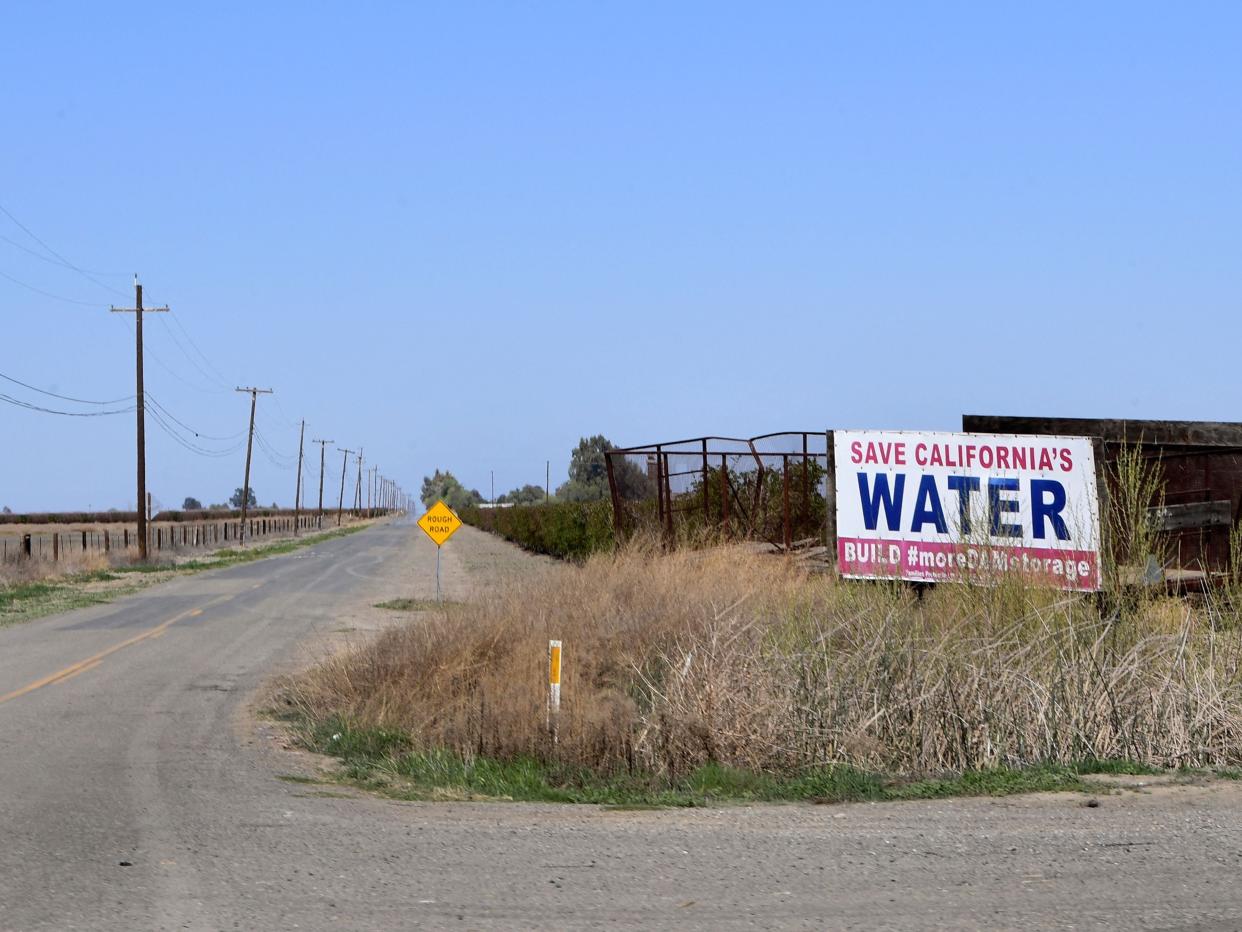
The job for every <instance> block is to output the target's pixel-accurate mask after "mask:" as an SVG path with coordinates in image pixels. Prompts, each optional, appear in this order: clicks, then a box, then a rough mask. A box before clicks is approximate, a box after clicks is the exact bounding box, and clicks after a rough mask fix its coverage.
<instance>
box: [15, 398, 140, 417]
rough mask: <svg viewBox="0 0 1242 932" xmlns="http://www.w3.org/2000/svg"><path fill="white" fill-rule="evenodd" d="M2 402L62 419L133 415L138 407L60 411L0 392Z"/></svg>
mask: <svg viewBox="0 0 1242 932" xmlns="http://www.w3.org/2000/svg"><path fill="white" fill-rule="evenodd" d="M0 401H3V402H5V403H6V404H11V405H13V406H15V407H18V408H25V409H27V410H28V411H37V412H39V413H40V414H59V415H60V416H61V417H108V416H109V415H111V414H132V413H133V412H134V410H135V408H136V407H137V405H130V406H129V407H128V408H118V409H117V410H115V411H58V410H56V409H55V408H45V407H43V406H42V405H36V404H31V403H30V402H28V401H22V400H21V399H20V398H14V397H13V396H12V395H6V394H4V393H3V392H0Z"/></svg>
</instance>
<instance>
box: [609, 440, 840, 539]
mask: <svg viewBox="0 0 1242 932" xmlns="http://www.w3.org/2000/svg"><path fill="white" fill-rule="evenodd" d="M605 463H606V465H607V470H608V488H609V492H610V494H611V496H612V507H613V518H614V522H613V523H614V526H615V527H616V529H617V534H618V536H626V535H629V534H632V533H634V532H635V531H636V530H639V529H640V528H643V527H647V528H650V529H653V530H657V529H658V531H659V532H660V533H661V534H662V536H663V537H664V538H665V540H666V541H667V542H669V543H673V542H675V541H677V540H678V539H679V537H680V536H681V535H683V534H690V535H694V534H699V535H707V534H713V535H719V536H720V537H722V538H725V539H740V540H757V541H767V542H768V543H770V544H772V545H773V546H775V547H778V548H780V549H783V550H786V551H788V550H792V549H795V548H797V547H799V546H807V545H810V544H828V543H830V541H831V537H832V528H831V524H832V511H833V509H832V508H831V507H829V504H830V502H831V500H832V498H833V495H832V493H833V491H834V490H833V488H832V476H831V473H832V465H833V464H832V442H831V432H829V431H783V432H776V433H770V434H762V435H760V436H757V437H750V438H737V437H718V436H708V437H694V438H691V439H688V440H675V441H671V442H663V443H655V444H647V445H643V446H635V447H625V448H618V449H614V450H610V451H609V452H608V453H607V454H606V457H605ZM653 505H654V508H653V507H652V506H653Z"/></svg>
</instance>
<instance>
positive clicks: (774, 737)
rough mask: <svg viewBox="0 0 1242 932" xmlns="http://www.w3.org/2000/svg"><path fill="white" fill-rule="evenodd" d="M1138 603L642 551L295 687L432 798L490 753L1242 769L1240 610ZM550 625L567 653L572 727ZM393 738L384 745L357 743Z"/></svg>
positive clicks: (288, 693)
mask: <svg viewBox="0 0 1242 932" xmlns="http://www.w3.org/2000/svg"><path fill="white" fill-rule="evenodd" d="M1124 609H1125V611H1124V614H1120V613H1118V612H1113V613H1103V614H1102V613H1101V611H1100V601H1099V600H1097V599H1095V598H1093V597H1091V596H1084V595H1076V594H1067V593H1063V592H1059V591H1052V590H1040V589H1023V588H1020V587H1018V586H1016V585H998V586H995V587H990V588H988V587H967V586H940V587H937V588H935V589H932V590H929V591H927V592H925V593H924V594H923V595H922V597H920V596H919V595H918V594H917V593H916V592H915V591H913V590H911V589H909V588H907V587H904V586H901V585H898V584H891V585H884V584H874V583H858V582H839V581H835V580H834V579H832V578H831V577H830V576H828V575H826V574H812V573H810V572H808V571H807V570H806V569H804V568H802V567H800V566H799V565H797V564H795V563H793V562H791V561H786V560H783V559H779V558H773V557H771V556H765V555H761V554H756V553H753V552H751V551H748V550H747V549H745V548H743V547H741V546H725V547H715V548H711V549H706V550H699V551H690V550H681V551H676V552H673V553H663V552H661V551H660V550H659V549H658V548H656V547H653V546H643V545H641V544H632V545H630V546H629V547H627V548H625V549H624V550H622V551H620V552H617V553H609V554H600V555H596V556H593V557H591V558H589V559H588V560H587V561H586V563H585V564H583V565H582V566H571V567H567V568H566V569H565V572H563V573H558V574H554V575H551V576H541V577H539V578H537V579H532V580H530V581H520V580H519V581H514V582H513V583H512V584H511V585H510V586H509V587H508V588H506V589H505V590H504V591H495V592H492V593H489V594H487V595H485V596H484V597H483V598H481V599H480V600H478V601H475V602H472V603H468V604H460V605H447V606H445V607H444V608H443V610H442V611H437V612H425V613H422V614H420V615H418V616H416V617H415V618H414V619H413V620H412V621H411V623H409V624H406V625H403V626H400V627H397V628H394V629H390V630H389V631H387V632H385V633H384V634H382V635H381V636H380V637H379V638H378V639H377V640H375V641H374V642H373V643H371V644H369V645H367V646H364V647H362V648H360V649H358V650H356V651H355V652H353V653H349V654H346V655H343V656H339V657H336V658H333V659H331V660H328V661H327V662H325V663H324V664H322V665H321V666H319V667H317V668H315V669H314V670H312V671H310V672H309V673H307V674H305V675H302V676H299V677H296V678H294V679H292V680H290V681H289V682H288V683H286V684H285V689H284V695H285V698H286V702H287V703H288V705H287V708H288V709H289V710H290V711H291V712H292V713H293V714H294V715H295V717H296V719H297V721H299V722H300V723H301V727H302V728H303V730H304V735H305V736H306V740H307V743H308V745H309V746H312V747H315V748H317V749H320V750H328V751H333V752H336V753H338V755H339V756H341V757H342V758H343V759H344V760H345V761H346V762H347V764H349V765H350V766H351V767H354V768H355V769H356V771H357V772H358V773H359V774H360V775H365V774H367V773H373V772H374V773H380V774H383V773H386V772H387V773H390V774H391V775H393V776H404V777H406V778H409V779H410V780H411V781H412V785H414V786H422V787H424V790H423V791H425V788H426V786H427V785H429V781H430V782H431V783H434V782H435V781H434V779H433V777H434V774H435V773H436V771H435V769H434V768H432V769H430V770H428V767H429V766H430V764H427V763H426V762H435V761H439V762H440V764H437V765H436V766H441V767H442V768H443V767H447V764H445V763H444V762H446V761H456V762H457V764H455V765H454V766H456V767H457V768H458V769H457V770H451V768H450V769H448V770H444V773H445V774H446V776H445V777H444V781H446V782H445V785H446V786H448V785H452V786H457V787H459V788H460V787H461V786H463V785H464V786H466V787H467V788H469V787H470V786H471V785H472V784H471V783H470V781H469V780H466V778H465V777H464V776H462V775H463V774H467V773H469V774H474V773H475V771H474V770H473V769H472V768H474V767H475V766H476V765H478V764H480V762H483V763H484V764H485V769H484V771H483V772H486V767H508V766H517V767H519V768H526V770H527V771H529V770H530V769H531V768H534V772H537V773H539V774H541V776H540V777H539V779H540V780H541V781H543V782H546V783H547V784H548V785H549V786H551V787H553V788H557V787H559V788H561V789H566V791H567V792H568V789H572V788H573V787H575V786H579V785H582V786H587V787H589V786H590V785H594V784H592V782H591V781H590V780H584V779H583V778H582V777H581V776H573V775H574V774H578V775H581V774H591V775H593V776H592V779H593V780H594V781H596V782H597V783H599V782H602V783H603V785H610V784H611V783H612V782H615V781H622V783H624V782H625V781H637V782H638V784H639V785H641V786H642V787H643V788H644V790H643V791H644V792H648V793H650V792H656V791H657V790H659V791H664V790H667V791H669V792H682V791H683V790H684V788H685V786H686V783H685V781H687V780H692V779H694V775H695V774H698V773H701V772H703V769H704V768H717V769H718V771H719V772H721V773H740V774H749V775H751V776H750V778H748V779H753V780H754V781H758V783H756V784H754V785H763V786H784V787H786V788H788V787H790V786H797V785H800V784H798V783H797V781H798V780H799V779H802V778H807V779H810V775H819V776H816V779H823V774H824V773H826V772H830V773H837V772H838V771H839V772H840V774H845V775H849V774H853V773H861V774H869V775H871V777H872V778H874V780H876V781H879V782H878V784H876V785H879V786H883V787H894V786H902V785H906V784H909V783H918V782H922V781H924V780H927V779H949V780H950V781H952V780H954V779H956V778H958V777H961V776H964V775H968V774H987V773H1011V774H1022V773H1032V772H1034V773H1039V772H1061V771H1055V770H1054V771H1045V770H1043V768H1050V767H1051V768H1054V769H1055V768H1070V769H1073V768H1076V767H1078V766H1080V765H1081V762H1083V761H1086V760H1119V761H1125V762H1129V763H1130V764H1132V765H1136V766H1144V767H1151V768H1159V769H1167V768H1183V767H1199V768H1209V769H1220V768H1236V767H1238V766H1240V765H1242V680H1240V678H1239V674H1238V670H1239V663H1240V662H1242V625H1239V624H1238V618H1239V616H1238V613H1237V608H1236V606H1235V605H1234V604H1233V603H1232V602H1230V601H1229V600H1228V598H1227V597H1226V596H1221V597H1219V598H1212V599H1209V600H1206V601H1204V602H1202V603H1199V604H1190V603H1187V602H1184V601H1182V600H1180V599H1176V598H1171V597H1166V596H1163V595H1160V594H1156V593H1151V594H1149V595H1147V596H1145V597H1143V598H1141V599H1136V600H1134V601H1133V603H1132V604H1128V605H1125V606H1124ZM551 638H557V639H561V640H562V641H563V642H564V652H565V653H564V658H565V660H564V683H563V686H562V690H563V692H562V695H563V705H562V711H561V714H560V717H559V722H558V728H557V731H558V736H557V741H556V743H555V744H554V743H553V741H552V738H551V736H550V734H549V729H548V727H547V726H548V717H547V696H546V685H545V684H546V664H547V657H546V652H547V644H548V640H549V639H551ZM325 733H326V734H328V735H329V736H330V735H332V734H341V735H346V736H353V735H361V736H363V738H362V739H360V740H361V741H362V744H360V745H355V744H353V743H348V742H347V744H346V745H342V746H340V747H334V746H333V744H332V743H331V742H327V743H325V741H324V740H323V735H324V734H325ZM377 735H386V736H389V738H384V739H383V741H390V744H389V745H388V746H386V747H382V748H380V751H382V753H378V754H372V753H371V752H370V751H367V752H366V753H359V752H358V750H357V749H358V747H363V748H367V747H369V748H371V749H372V750H375V748H376V745H374V744H367V743H366V742H374V741H377V740H380V739H378V738H376V736H377ZM381 744H382V741H381ZM390 751H391V752H395V754H396V756H394V755H393V754H390V753H389V752H390ZM377 761H381V762H379V763H377ZM420 761H422V762H423V763H419V762H420ZM487 762H490V763H487ZM1031 768H1034V771H1032V770H1031ZM566 775H570V776H566ZM473 779H474V777H473V776H472V777H471V778H470V780H473ZM843 779H844V777H843ZM849 779H851V780H852V779H853V778H852V777H850V778H849ZM971 779H974V778H973V777H972V778H971ZM463 781H465V782H464V783H463ZM765 781H766V782H765ZM893 781H896V782H893ZM959 785H961V784H959ZM567 788H568V789H567ZM679 788H680V789H679ZM765 792H768V791H766V790H765ZM771 792H773V793H777V791H776V790H772V791H771ZM780 792H781V793H788V794H792V795H795V796H796V795H797V793H798V792H800V791H795V790H788V789H787V790H782V791H780ZM823 792H824V794H826V795H831V794H829V793H827V791H823ZM869 792H871V791H869ZM877 792H878V791H877ZM808 793H809V791H808ZM504 795H513V793H506V794H504ZM571 795H572V794H571ZM623 795H624V794H623ZM777 795H780V793H777ZM575 798H576V797H575ZM860 798H866V797H860Z"/></svg>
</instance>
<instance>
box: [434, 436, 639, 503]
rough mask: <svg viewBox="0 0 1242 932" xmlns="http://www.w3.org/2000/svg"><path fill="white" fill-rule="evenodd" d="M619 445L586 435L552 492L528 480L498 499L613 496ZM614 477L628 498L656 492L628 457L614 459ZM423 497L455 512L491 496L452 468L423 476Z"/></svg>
mask: <svg viewBox="0 0 1242 932" xmlns="http://www.w3.org/2000/svg"><path fill="white" fill-rule="evenodd" d="M615 449H617V447H616V446H615V445H614V444H613V443H612V442H611V441H610V440H609V439H608V438H607V437H605V436H604V435H603V434H596V435H595V436H594V437H583V438H581V439H580V440H579V441H578V445H577V446H576V447H575V448H574V449H573V451H572V452H571V453H570V455H569V476H568V477H567V479H566V480H565V481H564V482H563V483H561V484H560V485H558V486H557V487H556V491H555V493H553V494H551V495H549V494H548V493H549V491H550V490H548V489H546V488H544V487H543V486H539V485H535V484H534V483H527V484H526V485H523V486H519V487H517V488H515V489H512V490H510V491H508V492H506V493H504V494H503V495H500V496H498V497H497V498H496V504H498V505H503V504H513V505H537V504H540V503H541V502H543V501H545V500H551V501H557V502H593V501H600V500H602V499H606V498H609V497H610V494H611V493H610V492H609V489H608V466H607V463H606V457H605V454H607V453H608V452H609V451H610V450H615ZM613 479H614V480H615V481H616V483H617V488H618V491H619V492H620V493H621V495H622V496H623V497H624V498H631V499H632V498H645V497H647V496H648V495H654V494H655V483H654V481H652V480H651V479H650V478H648V476H647V474H646V473H645V472H644V471H643V470H642V469H640V468H639V467H638V466H636V465H635V464H633V463H631V462H629V461H628V460H625V459H617V460H615V461H614V462H613ZM419 498H421V499H422V502H423V505H425V506H426V507H428V508H430V507H431V506H432V505H434V504H435V503H436V502H437V501H443V502H444V504H446V505H448V506H449V507H450V508H452V509H453V510H454V511H457V510H459V509H462V508H469V507H471V506H472V505H482V504H483V503H484V502H486V501H487V499H486V498H485V497H484V496H483V495H482V494H481V493H480V492H479V490H478V489H467V488H466V487H465V486H463V485H462V484H461V482H460V481H459V480H458V479H457V477H456V476H454V475H453V474H452V473H451V472H450V471H449V470H447V469H445V470H440V469H437V470H436V471H435V472H434V473H433V474H432V475H430V476H424V477H423V485H422V490H421V492H420V495H419Z"/></svg>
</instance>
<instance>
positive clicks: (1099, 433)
mask: <svg viewBox="0 0 1242 932" xmlns="http://www.w3.org/2000/svg"><path fill="white" fill-rule="evenodd" d="M962 430H964V431H966V432H967V433H975V434H1061V435H1064V436H1069V437H1101V438H1103V440H1104V442H1105V443H1138V442H1139V441H1140V440H1141V441H1142V442H1143V443H1145V444H1153V445H1158V446H1204V447H1239V448H1242V424H1239V423H1235V422H1221V421H1138V420H1124V419H1110V418H1090V417H1007V416H1004V415H992V414H963V415H962Z"/></svg>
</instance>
